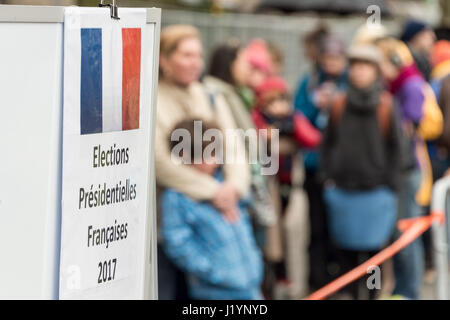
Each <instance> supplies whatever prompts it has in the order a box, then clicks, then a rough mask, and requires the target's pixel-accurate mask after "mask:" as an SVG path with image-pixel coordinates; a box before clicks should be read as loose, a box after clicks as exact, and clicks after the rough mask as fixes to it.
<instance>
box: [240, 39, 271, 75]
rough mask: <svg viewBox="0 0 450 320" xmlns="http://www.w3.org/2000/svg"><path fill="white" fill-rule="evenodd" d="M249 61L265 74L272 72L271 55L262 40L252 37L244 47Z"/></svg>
mask: <svg viewBox="0 0 450 320" xmlns="http://www.w3.org/2000/svg"><path fill="white" fill-rule="evenodd" d="M245 52H246V54H247V59H248V61H249V63H250V64H251V65H252V66H253V67H255V68H257V69H259V70H261V71H263V72H264V73H266V74H272V72H273V65H272V57H271V56H270V52H269V49H268V48H267V45H266V43H265V41H264V40H262V39H254V40H252V41H251V42H250V43H249V44H248V46H247V47H246V49H245Z"/></svg>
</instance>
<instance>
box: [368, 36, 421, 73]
mask: <svg viewBox="0 0 450 320" xmlns="http://www.w3.org/2000/svg"><path fill="white" fill-rule="evenodd" d="M376 45H377V47H378V48H379V49H380V51H381V52H382V54H383V55H384V56H385V57H386V58H387V59H389V61H390V62H391V63H392V64H393V65H395V66H396V67H397V68H400V67H404V66H408V65H410V64H412V63H413V62H414V58H413V56H412V54H411V51H409V49H408V47H407V46H406V44H405V43H403V42H402V41H400V40H397V39H395V38H392V37H386V38H382V39H379V40H377V41H376Z"/></svg>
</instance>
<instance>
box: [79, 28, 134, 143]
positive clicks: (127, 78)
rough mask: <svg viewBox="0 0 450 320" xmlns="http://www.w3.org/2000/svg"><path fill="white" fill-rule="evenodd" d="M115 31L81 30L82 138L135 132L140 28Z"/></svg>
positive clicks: (100, 29) (99, 29)
mask: <svg viewBox="0 0 450 320" xmlns="http://www.w3.org/2000/svg"><path fill="white" fill-rule="evenodd" d="M116 28H118V29H117V30H115V32H103V29H102V28H81V79H80V80H81V83H80V84H81V87H80V128H81V134H82V135H84V134H93V133H101V132H111V131H123V130H132V129H138V128H139V105H140V104H139V103H140V83H141V28H121V27H119V26H117V27H116ZM117 47H120V48H122V50H114V48H117ZM120 66H121V67H120Z"/></svg>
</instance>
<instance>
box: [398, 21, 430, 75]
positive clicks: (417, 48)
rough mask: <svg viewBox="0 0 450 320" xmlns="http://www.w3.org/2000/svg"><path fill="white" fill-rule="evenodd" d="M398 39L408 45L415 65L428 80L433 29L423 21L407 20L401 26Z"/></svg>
mask: <svg viewBox="0 0 450 320" xmlns="http://www.w3.org/2000/svg"><path fill="white" fill-rule="evenodd" d="M400 40H401V41H403V42H405V43H406V44H407V45H408V47H409V49H410V50H411V53H412V55H413V57H414V61H415V62H416V65H417V67H418V68H419V70H420V72H421V73H422V75H423V76H424V77H425V79H426V80H427V81H428V80H429V79H430V73H431V65H430V54H431V50H432V48H433V45H434V42H435V41H436V35H435V33H434V31H433V29H432V28H431V27H430V26H429V25H428V24H426V23H425V22H422V21H418V20H409V21H407V22H406V24H405V26H404V28H403V32H402V34H401V36H400Z"/></svg>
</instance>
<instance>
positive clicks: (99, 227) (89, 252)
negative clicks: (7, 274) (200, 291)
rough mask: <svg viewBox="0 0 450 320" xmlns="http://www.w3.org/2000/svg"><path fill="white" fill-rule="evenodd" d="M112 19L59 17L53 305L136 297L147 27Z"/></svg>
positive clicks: (78, 13) (92, 11) (76, 13)
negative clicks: (57, 245) (58, 198)
mask: <svg viewBox="0 0 450 320" xmlns="http://www.w3.org/2000/svg"><path fill="white" fill-rule="evenodd" d="M119 16H120V20H114V19H111V17H110V14H109V10H105V9H100V8H77V7H70V8H66V9H65V18H64V19H65V26H64V109H63V110H64V115H63V117H64V118H63V164H62V170H63V174H62V178H63V180H62V181H63V182H62V228H61V262H60V287H59V290H60V291H59V297H60V298H61V299H79V298H81V299H87V298H89V299H90V298H101V299H139V298H143V292H144V289H143V287H144V285H145V284H144V281H145V278H146V277H145V267H144V265H145V261H144V260H145V258H146V253H145V247H146V241H147V240H148V239H147V237H146V232H147V229H146V228H147V226H148V223H149V211H151V210H152V206H153V203H150V202H151V200H152V198H151V197H149V189H150V188H151V187H150V181H151V180H153V178H150V175H151V172H150V167H151V165H150V164H151V162H150V161H151V160H150V144H151V141H150V137H151V130H152V128H151V127H150V124H151V117H152V113H153V110H151V101H153V95H154V94H155V92H152V88H154V86H153V85H154V83H151V82H152V81H154V80H155V77H153V73H154V72H157V70H154V64H153V62H154V55H155V54H156V53H155V51H156V50H155V48H154V43H155V41H154V40H155V39H154V37H155V25H152V24H147V23H146V21H147V10H145V9H125V8H120V9H119ZM147 258H148V256H147Z"/></svg>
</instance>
